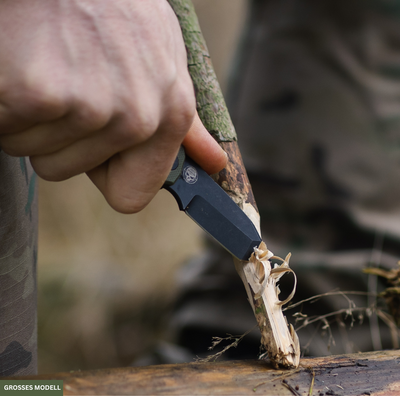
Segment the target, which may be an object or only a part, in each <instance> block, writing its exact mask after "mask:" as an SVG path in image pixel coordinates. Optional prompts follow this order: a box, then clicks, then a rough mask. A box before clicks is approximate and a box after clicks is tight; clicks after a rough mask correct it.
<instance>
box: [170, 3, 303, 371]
mask: <svg viewBox="0 0 400 396" xmlns="http://www.w3.org/2000/svg"><path fill="white" fill-rule="evenodd" d="M169 2H170V4H171V6H172V8H173V9H174V11H175V13H176V15H177V17H178V19H179V23H180V25H181V29H182V33H183V38H184V41H185V45H186V49H187V54H188V67H189V72H190V75H191V77H192V81H193V85H194V89H195V94H196V101H197V111H198V113H199V116H200V119H201V120H202V122H203V124H204V126H205V127H206V128H207V130H208V131H209V132H210V133H211V135H212V136H213V137H214V138H215V139H216V140H217V141H218V142H219V143H220V144H221V146H222V148H223V149H224V150H225V151H226V152H227V154H228V158H229V161H228V165H227V166H226V168H225V169H224V170H222V171H221V172H220V173H219V174H218V175H214V177H215V180H216V182H217V183H218V184H219V185H220V186H221V187H222V188H223V189H224V190H225V191H226V192H227V193H228V194H229V195H230V197H231V198H232V199H233V200H234V201H235V202H236V204H237V205H238V206H239V207H240V208H241V209H242V210H243V211H244V212H245V213H246V214H247V215H248V216H249V217H250V218H251V219H252V221H253V223H254V224H255V226H256V227H257V228H258V230H260V219H259V216H258V209H257V205H256V202H255V199H254V195H253V191H252V189H251V185H250V182H249V179H248V177H247V173H246V170H245V167H244V165H243V161H242V157H241V154H240V150H239V147H238V145H237V142H236V132H235V128H234V126H233V124H232V121H231V118H230V115H229V112H228V109H227V107H226V104H225V101H224V98H223V95H222V92H221V89H220V87H219V84H218V81H217V78H216V75H215V72H214V69H213V67H212V64H211V59H210V55H209V53H208V50H207V46H206V43H205V41H204V38H203V35H202V33H201V29H200V26H199V23H198V20H197V16H196V13H195V11H194V7H193V4H192V3H191V1H190V0H169ZM267 252H268V253H270V252H269V251H268V250H267ZM271 255H272V254H271ZM262 266H263V268H267V272H268V271H269V270H271V268H269V269H268V266H269V267H271V263H270V262H269V261H266V262H265V263H264V264H262ZM262 266H261V264H260V262H259V261H257V260H253V262H246V261H238V260H235V268H236V270H237V272H238V274H239V276H240V277H241V279H242V281H243V283H244V286H245V288H246V292H247V295H248V298H249V302H250V305H251V306H252V308H253V312H254V314H255V317H256V320H257V323H258V326H259V328H260V332H261V345H262V346H263V348H264V349H265V350H266V351H267V354H268V357H269V358H270V359H271V360H272V362H273V363H274V364H275V366H276V367H277V366H279V365H282V366H284V367H296V366H297V365H298V363H299V357H300V347H299V342H298V338H297V335H296V333H295V331H294V329H293V328H292V327H288V326H287V323H286V319H285V317H284V316H283V313H282V309H281V304H280V302H279V299H278V297H277V288H276V282H275V281H274V279H272V278H271V279H270V280H268V282H267V284H265V285H264V286H263V289H264V290H263V292H262V293H261V296H258V292H257V291H259V290H260V288H261V281H262V279H264V278H265V276H268V275H266V274H265V271H264V270H263V268H261V267H262ZM258 267H260V268H258ZM268 273H269V272H268Z"/></svg>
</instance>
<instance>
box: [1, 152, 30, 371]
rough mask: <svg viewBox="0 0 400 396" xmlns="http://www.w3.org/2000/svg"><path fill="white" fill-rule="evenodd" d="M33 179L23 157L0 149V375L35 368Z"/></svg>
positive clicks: (28, 165) (26, 161)
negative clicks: (10, 154)
mask: <svg viewBox="0 0 400 396" xmlns="http://www.w3.org/2000/svg"><path fill="white" fill-rule="evenodd" d="M35 180H36V177H35V173H33V171H32V169H31V167H30V164H29V161H28V160H26V159H25V158H12V157H9V156H8V155H6V154H4V153H3V152H1V151H0V376H11V375H28V374H36V371H37V352H36V348H37V330H36V327H37V324H36V311H37V301H36V252H37V200H36V186H35Z"/></svg>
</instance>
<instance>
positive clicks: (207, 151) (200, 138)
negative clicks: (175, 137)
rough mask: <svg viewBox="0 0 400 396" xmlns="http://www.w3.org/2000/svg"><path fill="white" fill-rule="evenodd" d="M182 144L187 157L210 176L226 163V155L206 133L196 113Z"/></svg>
mask: <svg viewBox="0 0 400 396" xmlns="http://www.w3.org/2000/svg"><path fill="white" fill-rule="evenodd" d="M182 144H183V146H184V147H185V151H186V153H187V155H188V156H189V157H190V158H192V160H193V161H195V162H197V163H198V164H199V165H200V166H201V167H202V168H203V169H204V170H205V171H206V172H207V173H208V174H210V175H211V174H213V173H218V172H219V171H220V170H222V169H224V168H225V166H226V164H227V162H228V156H227V154H226V153H225V151H224V150H223V149H222V148H221V147H220V145H219V144H218V143H217V142H216V141H215V140H214V138H213V137H212V136H211V135H210V134H209V133H208V131H207V129H206V128H205V127H204V125H203V123H202V122H201V120H200V118H199V116H198V114H197V113H196V115H195V117H194V120H193V124H192V126H191V127H190V129H189V132H188V133H187V134H186V136H185V138H184V140H183V142H182Z"/></svg>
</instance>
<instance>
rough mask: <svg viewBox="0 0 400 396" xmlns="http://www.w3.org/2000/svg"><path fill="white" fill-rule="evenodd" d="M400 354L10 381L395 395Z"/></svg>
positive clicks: (139, 389) (100, 387) (130, 388)
mask: <svg viewBox="0 0 400 396" xmlns="http://www.w3.org/2000/svg"><path fill="white" fill-rule="evenodd" d="M399 365H400V351H382V352H369V353H359V354H353V355H341V356H327V357H321V358H303V359H302V364H301V366H300V367H299V368H297V369H293V370H281V371H277V370H274V369H273V368H272V366H271V365H269V364H268V363H267V362H265V361H260V360H247V361H230V362H221V363H189V364H166V365H160V366H148V367H128V368H117V369H106V370H94V371H86V372H79V371H78V372H72V373H59V374H50V375H39V376H32V377H15V378H14V379H18V380H23V379H36V380H37V379H54V380H63V381H64V395H253V396H254V395H274V396H277V395H302V396H303V395H318V396H319V395H321V394H322V395H336V396H338V395H348V396H351V395H374V396H377V395H381V396H383V395H385V396H391V395H392V396H395V395H399V394H400V376H399V374H398V373H399Z"/></svg>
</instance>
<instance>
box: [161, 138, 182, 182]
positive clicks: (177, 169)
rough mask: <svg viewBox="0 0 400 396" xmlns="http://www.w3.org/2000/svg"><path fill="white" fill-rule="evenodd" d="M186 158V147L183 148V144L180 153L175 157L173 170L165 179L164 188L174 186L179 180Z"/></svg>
mask: <svg viewBox="0 0 400 396" xmlns="http://www.w3.org/2000/svg"><path fill="white" fill-rule="evenodd" d="M185 159H186V154H185V149H184V148H183V146H181V147H180V148H179V152H178V155H177V156H176V158H175V161H174V164H173V165H172V168H171V172H169V175H168V177H167V179H166V180H165V182H164V184H163V186H162V188H165V187H168V186H172V185H173V184H174V183H175V182H176V181H177V180H178V178H179V176H180V175H181V174H182V169H183V164H184V162H185Z"/></svg>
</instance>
